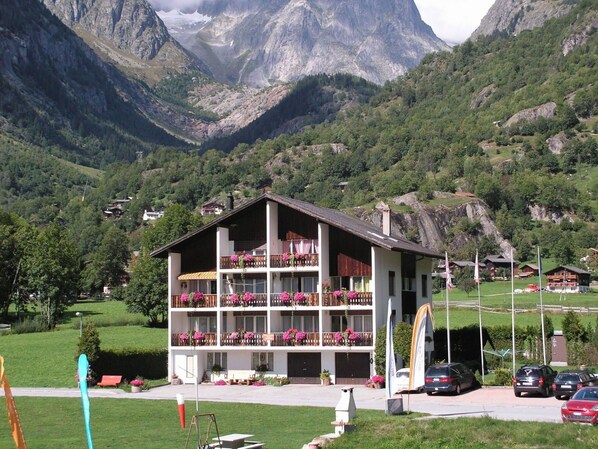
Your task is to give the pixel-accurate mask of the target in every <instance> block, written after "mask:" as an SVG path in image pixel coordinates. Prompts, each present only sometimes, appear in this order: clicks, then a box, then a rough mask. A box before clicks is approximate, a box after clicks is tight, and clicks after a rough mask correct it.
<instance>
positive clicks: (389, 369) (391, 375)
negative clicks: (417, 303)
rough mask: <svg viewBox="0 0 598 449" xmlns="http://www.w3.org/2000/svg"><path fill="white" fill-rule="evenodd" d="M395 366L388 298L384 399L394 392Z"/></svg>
mask: <svg viewBox="0 0 598 449" xmlns="http://www.w3.org/2000/svg"><path fill="white" fill-rule="evenodd" d="M396 372H397V367H396V364H395V350H394V341H393V322H392V301H391V299H390V298H388V317H387V319H386V399H390V398H392V396H393V395H394V394H395V393H396V391H397V389H396V388H395V384H396V382H395V379H396V377H395V376H396Z"/></svg>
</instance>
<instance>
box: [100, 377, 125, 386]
mask: <svg viewBox="0 0 598 449" xmlns="http://www.w3.org/2000/svg"><path fill="white" fill-rule="evenodd" d="M122 379H123V376H115V375H107V376H102V380H100V381H99V382H98V383H97V384H96V385H97V386H98V387H118V385H119V384H120V383H121V382H122Z"/></svg>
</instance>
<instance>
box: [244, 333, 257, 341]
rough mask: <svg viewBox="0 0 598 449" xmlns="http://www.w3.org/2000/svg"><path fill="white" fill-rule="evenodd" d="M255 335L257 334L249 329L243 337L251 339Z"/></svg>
mask: <svg viewBox="0 0 598 449" xmlns="http://www.w3.org/2000/svg"><path fill="white" fill-rule="evenodd" d="M254 336H255V334H254V333H253V332H251V331H249V332H245V335H243V338H244V339H245V340H251V339H252V338H253V337H254Z"/></svg>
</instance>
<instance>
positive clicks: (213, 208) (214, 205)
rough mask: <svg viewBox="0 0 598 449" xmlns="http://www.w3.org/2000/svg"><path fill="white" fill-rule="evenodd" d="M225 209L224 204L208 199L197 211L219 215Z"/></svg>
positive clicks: (202, 213)
mask: <svg viewBox="0 0 598 449" xmlns="http://www.w3.org/2000/svg"><path fill="white" fill-rule="evenodd" d="M225 210H226V207H225V205H224V204H222V203H220V202H218V201H208V202H207V203H204V204H202V205H201V209H200V211H199V213H200V214H201V215H202V216H203V215H220V214H222V212H224V211H225Z"/></svg>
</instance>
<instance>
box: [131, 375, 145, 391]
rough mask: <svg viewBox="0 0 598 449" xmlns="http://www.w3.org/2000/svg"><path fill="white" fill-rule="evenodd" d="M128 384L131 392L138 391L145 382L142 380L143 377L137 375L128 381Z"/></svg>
mask: <svg viewBox="0 0 598 449" xmlns="http://www.w3.org/2000/svg"><path fill="white" fill-rule="evenodd" d="M130 384H131V393H140V392H141V387H143V385H144V384H145V382H144V381H143V378H141V377H137V378H135V379H133V380H132V381H131V382H130Z"/></svg>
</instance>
